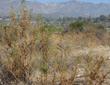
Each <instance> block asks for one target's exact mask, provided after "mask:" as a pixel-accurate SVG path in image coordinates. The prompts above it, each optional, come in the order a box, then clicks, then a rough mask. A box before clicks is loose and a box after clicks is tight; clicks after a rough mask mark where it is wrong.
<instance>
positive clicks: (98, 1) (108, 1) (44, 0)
mask: <svg viewBox="0 0 110 85" xmlns="http://www.w3.org/2000/svg"><path fill="white" fill-rule="evenodd" d="M29 1H40V2H63V1H67V0H29ZM79 1H85V2H93V3H101V2H104V3H110V0H79Z"/></svg>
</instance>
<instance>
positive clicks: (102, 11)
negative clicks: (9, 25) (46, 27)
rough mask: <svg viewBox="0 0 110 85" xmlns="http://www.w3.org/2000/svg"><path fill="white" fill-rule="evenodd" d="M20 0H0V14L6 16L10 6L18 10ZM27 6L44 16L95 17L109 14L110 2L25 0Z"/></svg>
mask: <svg viewBox="0 0 110 85" xmlns="http://www.w3.org/2000/svg"><path fill="white" fill-rule="evenodd" d="M20 1H21V0H13V1H12V2H9V0H0V16H8V15H9V11H10V6H11V5H12V6H13V8H14V9H15V10H16V11H18V10H19V9H20V4H21V2H20ZM26 4H27V6H28V7H29V9H31V11H32V12H33V13H40V14H43V15H44V16H51V17H63V16H66V17H79V16H84V17H88V16H92V17H97V16H100V15H109V14H110V4H109V3H108V4H107V3H99V4H94V3H87V2H81V1H79V0H69V1H66V2H62V3H40V2H32V1H26Z"/></svg>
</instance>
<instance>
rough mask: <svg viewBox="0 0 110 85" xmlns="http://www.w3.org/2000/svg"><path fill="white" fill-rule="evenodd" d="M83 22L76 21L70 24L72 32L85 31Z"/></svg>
mask: <svg viewBox="0 0 110 85" xmlns="http://www.w3.org/2000/svg"><path fill="white" fill-rule="evenodd" d="M83 25H84V24H83V22H80V21H76V22H73V23H70V24H69V28H70V31H75V32H81V31H83Z"/></svg>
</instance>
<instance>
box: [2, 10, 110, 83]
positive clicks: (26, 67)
mask: <svg viewBox="0 0 110 85" xmlns="http://www.w3.org/2000/svg"><path fill="white" fill-rule="evenodd" d="M38 18H39V19H38V21H37V22H36V24H35V25H33V24H32V21H31V18H30V14H29V12H28V10H27V9H22V10H21V14H20V17H19V19H17V16H16V13H14V12H12V13H11V16H10V22H9V25H5V26H4V25H1V27H0V28H1V29H0V85H109V83H110V80H109V76H110V75H109V73H110V69H109V56H108V57H105V56H98V55H91V53H88V54H87V55H80V53H79V54H78V55H77V56H75V55H74V53H77V51H75V50H74V49H73V48H75V46H76V47H77V46H78V45H79V46H80V48H83V47H90V46H91V45H93V46H94V47H95V46H96V45H98V44H99V41H100V40H99V39H98V38H97V37H96V36H95V32H90V33H86V32H85V33H82V32H81V33H53V34H51V33H49V31H48V30H47V27H46V26H45V22H44V21H43V20H42V18H40V16H39V17H38ZM97 42H98V43H97ZM80 48H79V49H80ZM76 49H77V48H76Z"/></svg>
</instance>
